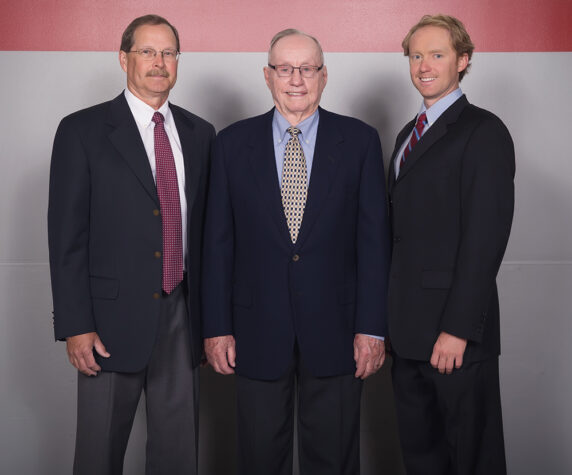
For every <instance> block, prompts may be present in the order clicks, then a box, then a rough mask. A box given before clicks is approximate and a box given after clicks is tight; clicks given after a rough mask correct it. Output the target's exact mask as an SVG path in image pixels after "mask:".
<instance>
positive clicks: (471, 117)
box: [460, 104, 510, 135]
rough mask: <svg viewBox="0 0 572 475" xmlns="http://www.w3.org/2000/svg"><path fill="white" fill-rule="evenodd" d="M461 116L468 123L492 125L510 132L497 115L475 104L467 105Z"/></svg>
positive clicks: (477, 125)
mask: <svg viewBox="0 0 572 475" xmlns="http://www.w3.org/2000/svg"><path fill="white" fill-rule="evenodd" d="M460 118H461V119H462V120H463V121H465V122H466V123H472V124H473V125H474V126H475V127H479V126H481V127H482V126H486V127H492V128H496V129H498V130H499V131H503V132H505V131H506V133H509V132H508V129H507V127H506V125H505V124H504V122H503V121H502V120H501V119H500V118H499V117H498V116H497V115H495V114H493V113H492V112H491V111H488V110H486V109H482V108H480V107H477V106H475V105H473V104H468V105H467V107H465V109H464V110H463V112H462V113H461V117H460ZM509 135H510V134H509Z"/></svg>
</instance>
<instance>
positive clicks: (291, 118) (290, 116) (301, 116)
mask: <svg viewBox="0 0 572 475" xmlns="http://www.w3.org/2000/svg"><path fill="white" fill-rule="evenodd" d="M276 109H278V112H280V114H281V115H282V117H284V118H285V119H286V120H287V121H288V123H289V124H290V125H291V126H292V127H296V126H297V125H298V124H299V123H300V122H303V121H305V120H306V119H307V118H308V117H310V116H311V115H312V114H313V113H314V112H316V110H317V109H314V110H313V111H311V112H290V113H287V112H285V111H283V110H281V109H280V108H279V107H278V106H276Z"/></svg>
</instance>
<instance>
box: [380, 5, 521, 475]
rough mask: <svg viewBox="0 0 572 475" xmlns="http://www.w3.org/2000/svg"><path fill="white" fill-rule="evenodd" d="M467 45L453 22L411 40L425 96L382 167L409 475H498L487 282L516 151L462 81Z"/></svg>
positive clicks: (510, 197) (499, 247) (427, 23)
mask: <svg viewBox="0 0 572 475" xmlns="http://www.w3.org/2000/svg"><path fill="white" fill-rule="evenodd" d="M473 49H474V47H473V44H472V42H471V38H470V37H469V35H468V33H467V31H466V30H465V27H464V26H463V24H462V23H461V22H460V21H459V20H457V19H455V18H453V17H450V16H443V15H437V16H425V17H423V18H422V19H421V21H420V22H419V23H418V24H417V25H415V26H414V27H413V28H412V29H411V30H410V31H409V33H408V34H407V36H406V37H405V39H404V41H403V50H404V52H405V55H406V56H408V57H409V67H410V73H411V81H412V82H413V85H414V86H415V88H416V89H417V90H418V91H419V93H420V94H421V96H422V97H423V103H422V105H421V108H420V109H419V113H418V114H417V116H416V118H415V119H414V120H412V121H411V122H409V123H408V124H407V125H406V126H405V127H404V128H403V130H402V131H401V132H400V134H399V135H398V137H397V141H396V145H395V151H394V153H393V156H392V158H391V165H390V170H389V191H390V203H391V216H392V231H393V243H394V244H393V255H392V263H391V274H390V285H389V289H390V290H389V336H390V338H391V344H392V349H393V356H394V364H393V384H394V389H395V396H396V405H397V415H398V422H399V431H400V436H401V443H402V448H403V455H404V458H405V466H406V468H407V473H408V474H411V475H414V474H419V475H421V474H422V475H431V474H435V475H444V474H449V475H460V474H483V475H484V474H486V475H493V474H494V475H499V474H504V473H506V468H505V457H504V443H503V432H502V418H501V405H500V394H499V378H498V355H499V352H500V343H499V341H500V338H499V302H498V295H497V287H496V283H495V278H496V275H497V272H498V270H499V266H500V264H501V260H502V257H503V254H504V251H505V248H506V245H507V241H508V237H509V233H510V228H511V223H512V215H513V207H514V187H513V178H514V170H515V161H514V148H513V143H512V140H511V137H510V135H509V132H508V130H507V129H506V127H505V126H504V124H503V123H502V122H501V121H500V120H499V119H498V117H496V116H495V115H493V114H491V113H490V112H487V111H485V110H483V109H479V108H478V107H475V106H473V105H471V104H469V102H468V101H467V98H466V97H465V96H464V95H463V93H462V91H461V89H460V88H459V82H460V81H461V79H462V78H463V76H464V75H465V73H466V72H467V69H468V67H469V62H470V59H471V56H472V53H473Z"/></svg>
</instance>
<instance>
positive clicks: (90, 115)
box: [61, 101, 111, 125]
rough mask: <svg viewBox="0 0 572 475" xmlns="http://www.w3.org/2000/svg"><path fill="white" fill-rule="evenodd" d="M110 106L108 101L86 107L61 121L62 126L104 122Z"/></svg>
mask: <svg viewBox="0 0 572 475" xmlns="http://www.w3.org/2000/svg"><path fill="white" fill-rule="evenodd" d="M110 104H111V101H106V102H102V103H100V104H96V105H94V106H91V107H86V108H85V109H80V110H78V111H75V112H72V113H71V114H69V115H67V116H65V117H64V118H63V119H62V120H61V124H62V125H68V124H69V125H71V124H76V125H80V124H84V123H89V124H93V123H95V122H97V121H103V120H105V117H106V115H107V111H108V109H109V106H110Z"/></svg>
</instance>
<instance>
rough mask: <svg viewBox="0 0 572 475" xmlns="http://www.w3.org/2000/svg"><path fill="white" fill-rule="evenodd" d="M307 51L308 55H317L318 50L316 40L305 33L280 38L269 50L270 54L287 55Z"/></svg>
mask: <svg viewBox="0 0 572 475" xmlns="http://www.w3.org/2000/svg"><path fill="white" fill-rule="evenodd" d="M301 53H307V55H308V56H310V57H312V58H313V57H319V56H320V50H319V49H318V45H317V44H316V42H315V41H314V40H313V39H312V38H309V37H308V36H305V35H299V34H296V35H289V36H285V37H284V38H280V39H279V40H278V41H277V42H276V44H275V45H274V47H273V48H272V51H271V56H272V57H276V56H280V57H282V56H289V55H292V54H301Z"/></svg>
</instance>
